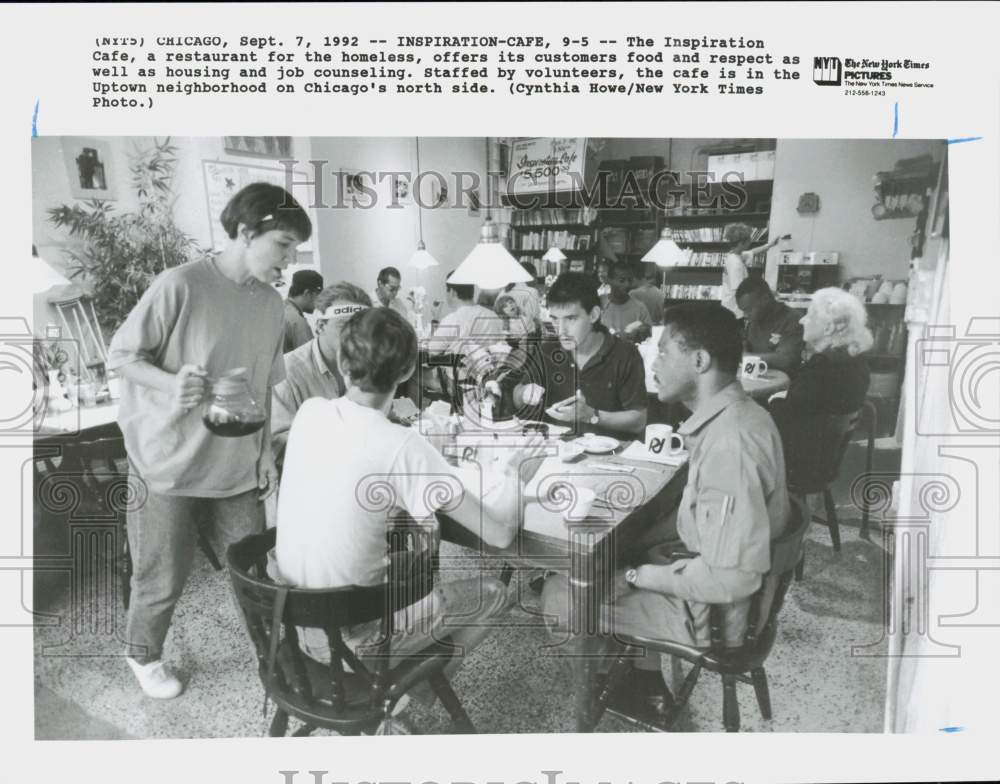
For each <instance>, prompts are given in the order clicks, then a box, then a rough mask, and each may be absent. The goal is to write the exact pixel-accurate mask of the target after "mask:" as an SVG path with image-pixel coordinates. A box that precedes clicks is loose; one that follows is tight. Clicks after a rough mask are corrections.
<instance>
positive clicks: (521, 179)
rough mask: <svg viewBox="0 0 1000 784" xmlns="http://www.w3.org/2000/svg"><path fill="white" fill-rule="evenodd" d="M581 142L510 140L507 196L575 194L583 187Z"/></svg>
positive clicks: (583, 150)
mask: <svg viewBox="0 0 1000 784" xmlns="http://www.w3.org/2000/svg"><path fill="white" fill-rule="evenodd" d="M586 158H587V140H586V139H585V138H541V137H534V138H527V139H514V140H513V142H512V144H511V150H510V173H509V175H508V177H507V193H548V192H552V191H570V190H577V189H579V188H580V187H581V186H582V185H583V166H584V162H585V161H586Z"/></svg>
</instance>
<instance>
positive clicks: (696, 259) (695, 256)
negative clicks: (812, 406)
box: [686, 252, 726, 267]
mask: <svg viewBox="0 0 1000 784" xmlns="http://www.w3.org/2000/svg"><path fill="white" fill-rule="evenodd" d="M725 264H726V254H725V253H704V252H699V253H692V254H691V255H690V257H688V261H687V264H686V266H688V267H724V266H725Z"/></svg>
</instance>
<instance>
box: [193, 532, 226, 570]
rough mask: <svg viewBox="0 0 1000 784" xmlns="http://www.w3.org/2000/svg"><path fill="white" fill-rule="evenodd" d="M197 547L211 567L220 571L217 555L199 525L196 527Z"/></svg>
mask: <svg viewBox="0 0 1000 784" xmlns="http://www.w3.org/2000/svg"><path fill="white" fill-rule="evenodd" d="M198 547H199V549H200V550H201V551H202V552H203V553H204V554H205V557H206V558H207V559H208V562H209V563H210V564H212V568H213V569H215V571H217V572H221V571H222V564H221V563H220V562H219V556H217V555H216V554H215V550H213V549H212V543H211V542H209V541H208V537H207V536H205V532H204V531H203V530H202V528H201V527H200V526H199V527H198Z"/></svg>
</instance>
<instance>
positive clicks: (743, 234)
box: [721, 223, 791, 318]
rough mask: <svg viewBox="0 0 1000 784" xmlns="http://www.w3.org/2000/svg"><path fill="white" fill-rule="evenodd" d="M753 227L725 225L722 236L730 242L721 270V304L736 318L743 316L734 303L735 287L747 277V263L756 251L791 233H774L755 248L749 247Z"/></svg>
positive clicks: (785, 237)
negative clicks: (780, 234) (769, 238)
mask: <svg viewBox="0 0 1000 784" xmlns="http://www.w3.org/2000/svg"><path fill="white" fill-rule="evenodd" d="M751 237H753V229H751V228H750V227H749V226H747V225H746V224H745V223H732V224H730V225H729V226H727V227H726V233H725V235H724V237H723V239H725V241H726V242H728V243H729V244H730V248H729V252H728V253H726V258H725V262H724V267H723V271H722V295H721V300H722V306H723V307H724V308H728V309H729V310H731V311H732V312H733V313H735V314H736V318H743V311H742V310H740V309H739V306H738V305H737V304H736V289H738V288H739V287H740V284H741V283H742V282H743V281H744V280H746V279H747V275H748V273H747V265H748V264H749V262H750V261H751V260H752V259H753V257H754V256H755V255H757V254H758V253H762V252H763V251H767V250H770V249H771V248H773V247H774V246H775V245H777V244H778V240H779V239H790V238H791V235H789V234H786V235H785V236H784V237H778V236H777V234H775V237H774V239H773V240H771V241H770V242H769V243H767V244H766V245H758V246H757V247H756V248H751V247H750V242H751Z"/></svg>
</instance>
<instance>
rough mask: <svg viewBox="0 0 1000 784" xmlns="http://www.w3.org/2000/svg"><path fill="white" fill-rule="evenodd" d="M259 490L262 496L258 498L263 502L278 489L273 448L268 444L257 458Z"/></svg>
mask: <svg viewBox="0 0 1000 784" xmlns="http://www.w3.org/2000/svg"><path fill="white" fill-rule="evenodd" d="M257 489H258V490H260V495H258V496H257V497H258V498H259V499H260V500H261V501H263V500H264V499H265V498H267V497H268V496H270V495H271V494H272V493H274V491H275V490H277V489H278V469H277V467H276V466H275V465H274V457H273V456H272V455H271V447H270V446H269V445H267V444H265V445H264V449H263V451H262V452H261V455H260V457H259V458H257Z"/></svg>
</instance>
